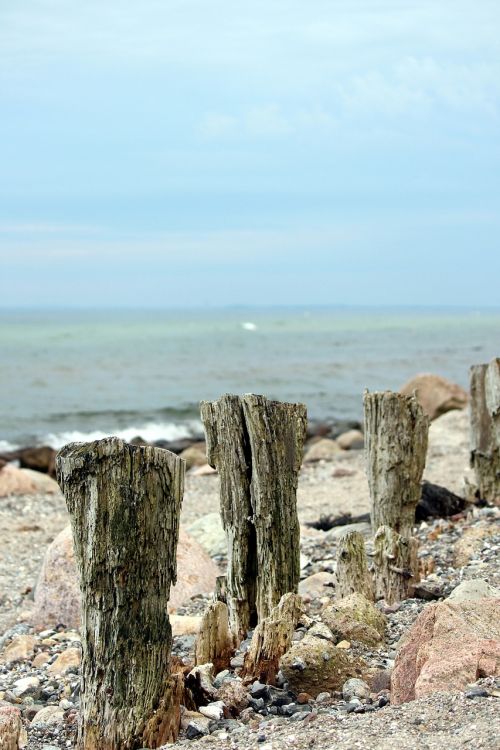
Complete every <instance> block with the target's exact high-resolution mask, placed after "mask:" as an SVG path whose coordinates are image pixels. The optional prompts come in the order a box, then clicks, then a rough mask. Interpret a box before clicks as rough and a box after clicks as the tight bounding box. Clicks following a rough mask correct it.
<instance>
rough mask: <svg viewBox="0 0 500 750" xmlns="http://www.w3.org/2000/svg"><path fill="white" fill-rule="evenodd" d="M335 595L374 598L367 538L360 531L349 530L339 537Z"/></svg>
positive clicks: (370, 599)
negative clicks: (357, 595)
mask: <svg viewBox="0 0 500 750" xmlns="http://www.w3.org/2000/svg"><path fill="white" fill-rule="evenodd" d="M335 578H336V586H335V597H336V598H339V599H340V598H342V597H344V596H350V595H351V594H362V595H363V596H364V597H365V599H368V600H369V601H373V600H374V595H373V580H372V577H371V575H370V572H369V571H368V562H367V557H366V551H365V540H364V539H363V535H362V534H360V533H359V531H349V532H348V533H347V534H344V536H342V537H341V538H340V539H339V546H338V549H337V567H336V570H335Z"/></svg>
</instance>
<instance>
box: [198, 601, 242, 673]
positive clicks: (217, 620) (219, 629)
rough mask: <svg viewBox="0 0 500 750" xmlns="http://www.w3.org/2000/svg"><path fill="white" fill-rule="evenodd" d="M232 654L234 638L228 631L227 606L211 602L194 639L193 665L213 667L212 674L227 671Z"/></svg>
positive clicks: (222, 603)
mask: <svg viewBox="0 0 500 750" xmlns="http://www.w3.org/2000/svg"><path fill="white" fill-rule="evenodd" d="M233 654H234V638H233V635H232V634H231V631H230V630H229V618H228V610H227V605H226V604H224V602H219V601H216V602H211V603H210V604H209V605H208V607H207V609H206V611H205V614H204V615H203V618H202V621H201V625H200V630H199V633H198V638H197V639H196V648H195V664H196V665H198V664H208V663H211V664H213V665H214V674H215V675H216V674H218V673H219V672H222V670H223V669H227V668H228V667H229V665H230V662H231V657H232V655H233Z"/></svg>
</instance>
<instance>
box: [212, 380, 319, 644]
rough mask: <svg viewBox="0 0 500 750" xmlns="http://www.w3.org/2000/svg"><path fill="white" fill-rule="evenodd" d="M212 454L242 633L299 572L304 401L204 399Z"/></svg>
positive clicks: (230, 592)
mask: <svg viewBox="0 0 500 750" xmlns="http://www.w3.org/2000/svg"><path fill="white" fill-rule="evenodd" d="M201 417H202V420H203V424H204V427H205V433H206V437H207V456H208V462H209V464H210V465H211V466H213V467H214V468H216V469H217V470H218V472H219V474H220V480H221V490H220V492H221V496H220V507H221V516H222V523H223V526H224V529H225V531H226V536H227V539H228V571H227V602H228V606H229V613H230V624H231V628H232V630H233V633H234V634H235V636H236V637H237V638H242V637H244V636H245V634H246V632H247V631H248V629H249V628H250V627H252V626H254V625H256V624H257V622H260V621H261V620H263V619H264V618H265V617H267V615H268V614H269V613H270V612H271V610H272V609H273V607H274V606H276V604H278V602H279V600H280V598H281V596H282V595H283V594H286V593H288V592H296V591H297V586H298V582H299V577H300V561H299V560H300V558H299V555H300V552H299V537H300V530H299V522H298V517H297V496H296V495H297V483H298V474H299V470H300V466H301V463H302V451H303V444H304V439H305V433H306V423H307V414H306V408H305V406H304V405H303V404H288V403H282V402H280V401H271V400H269V399H267V398H265V397H264V396H256V395H253V394H249V395H245V396H234V395H225V396H222V397H221V398H220V399H219V400H218V401H212V402H207V401H204V402H202V404H201Z"/></svg>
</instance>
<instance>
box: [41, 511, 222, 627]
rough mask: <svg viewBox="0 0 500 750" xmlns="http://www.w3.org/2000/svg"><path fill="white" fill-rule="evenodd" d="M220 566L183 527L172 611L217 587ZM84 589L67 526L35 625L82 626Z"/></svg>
mask: <svg viewBox="0 0 500 750" xmlns="http://www.w3.org/2000/svg"><path fill="white" fill-rule="evenodd" d="M219 574H220V571H219V568H218V567H217V565H216V564H215V563H214V561H213V560H212V559H211V558H210V557H209V556H208V554H207V553H206V552H205V550H204V549H203V548H202V547H201V546H200V544H199V543H198V542H197V541H196V540H195V539H193V538H192V537H191V536H190V535H189V534H187V533H186V531H184V529H182V528H181V529H180V532H179V545H178V547H177V583H176V585H175V586H173V588H172V590H171V592H170V600H169V605H168V608H169V611H170V612H174V611H175V610H176V609H177V608H178V607H180V606H182V605H183V604H186V603H187V602H188V601H189V600H190V599H191V597H193V596H197V595H199V594H208V593H210V592H212V591H213V590H214V587H215V579H216V578H217V576H218V575H219ZM80 617H81V604H80V589H79V584H78V575H77V570H76V564H75V556H74V550H73V537H72V533H71V527H70V526H67V527H66V528H65V529H63V530H62V531H61V532H60V534H58V536H57V537H56V538H55V539H54V541H53V542H52V543H51V545H50V546H49V548H48V549H47V552H46V555H45V558H44V561H43V564H42V570H41V572H40V576H39V579H38V583H37V586H36V589H35V608H34V611H33V615H32V624H33V625H34V626H35V627H36V628H38V629H43V628H48V627H55V626H57V625H60V624H63V625H65V626H66V627H67V628H79V627H80Z"/></svg>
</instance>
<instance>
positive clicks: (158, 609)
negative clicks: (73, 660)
mask: <svg viewBox="0 0 500 750" xmlns="http://www.w3.org/2000/svg"><path fill="white" fill-rule="evenodd" d="M56 465H57V478H58V482H59V484H60V486H61V489H62V491H63V493H64V495H65V498H66V504H67V506H68V510H69V513H70V517H71V525H72V530H73V540H74V546H75V558H76V562H77V566H78V571H79V575H80V587H81V591H82V646H83V660H82V680H81V723H80V727H79V746H80V748H82V749H83V750H95V749H96V748H105V749H106V750H134V749H135V748H141V747H150V748H153V747H158V746H160V745H162V744H164V743H166V742H172V741H175V739H176V736H177V732H178V729H179V722H180V709H179V697H180V695H181V692H182V685H181V683H180V680H179V678H178V676H175V675H174V676H171V675H170V648H171V642H172V634H171V628H170V623H169V619H168V614H167V603H168V599H169V594H170V586H171V584H173V583H175V580H176V548H177V541H178V533H179V516H180V509H181V502H182V495H183V484H184V462H183V461H182V459H180V458H178V457H177V456H175V455H174V454H173V453H170V452H169V451H166V450H162V449H160V448H152V447H149V446H132V445H129V444H127V443H125V442H124V441H122V440H120V439H118V438H106V439H105V440H97V441H95V442H92V443H72V444H70V445H66V446H65V447H64V448H62V450H61V451H59V453H58V455H57V460H56Z"/></svg>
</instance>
